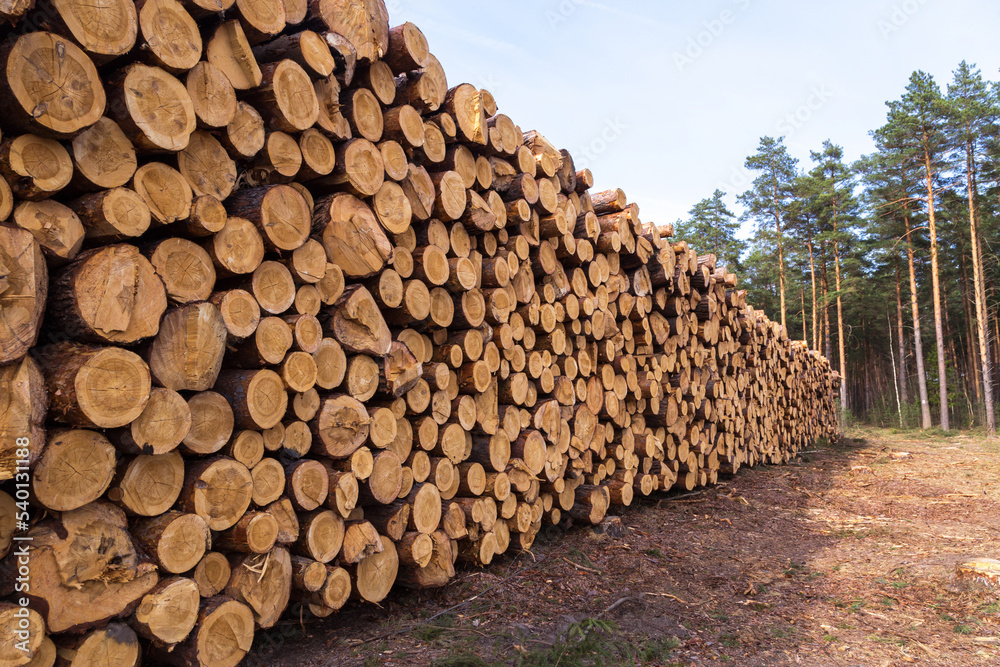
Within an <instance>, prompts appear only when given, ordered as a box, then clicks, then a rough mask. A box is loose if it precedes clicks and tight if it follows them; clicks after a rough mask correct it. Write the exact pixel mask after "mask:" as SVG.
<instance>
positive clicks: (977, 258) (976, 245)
mask: <svg viewBox="0 0 1000 667" xmlns="http://www.w3.org/2000/svg"><path fill="white" fill-rule="evenodd" d="M965 169H966V179H965V180H966V183H967V184H968V188H967V189H968V195H969V235H970V236H971V237H972V280H973V284H974V286H975V293H976V294H975V301H976V331H977V332H978V334H979V364H980V366H981V367H982V381H983V403H984V404H985V407H986V433H987V437H990V438H993V437H995V436H996V432H997V424H996V415H995V414H994V411H993V368H992V364H991V363H990V351H989V343H988V341H987V336H986V285H985V282H986V281H985V279H984V278H985V276H984V275H983V255H982V245H981V244H980V241H979V221H978V220H977V219H976V189H977V188H976V162H975V154H974V150H973V145H972V141H971V140H970V139H968V138H967V139H966V141H965Z"/></svg>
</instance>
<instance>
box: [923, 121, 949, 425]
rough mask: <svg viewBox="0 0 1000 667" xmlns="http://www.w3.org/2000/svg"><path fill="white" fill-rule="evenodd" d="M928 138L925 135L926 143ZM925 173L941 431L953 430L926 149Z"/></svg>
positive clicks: (928, 155) (929, 169) (932, 192)
mask: <svg viewBox="0 0 1000 667" xmlns="http://www.w3.org/2000/svg"><path fill="white" fill-rule="evenodd" d="M926 140H927V137H926V134H925V135H924V141H925V142H926ZM924 172H925V174H926V184H927V224H928V226H929V227H930V234H931V290H932V294H933V296H932V299H933V302H934V336H935V339H936V340H937V357H938V394H939V400H940V401H941V430H943V431H949V430H951V424H950V422H949V419H948V354H947V350H946V349H945V346H946V344H947V341H945V336H944V314H943V313H942V310H941V275H940V271H939V270H938V242H937V219H936V211H935V207H934V172H933V169H932V167H931V155H930V151H929V150H928V149H927V148H926V146H925V147H924Z"/></svg>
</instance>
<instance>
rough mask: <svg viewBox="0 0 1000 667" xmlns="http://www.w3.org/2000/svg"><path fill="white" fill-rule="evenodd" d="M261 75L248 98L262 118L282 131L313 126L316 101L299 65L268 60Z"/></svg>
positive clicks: (285, 61)
mask: <svg viewBox="0 0 1000 667" xmlns="http://www.w3.org/2000/svg"><path fill="white" fill-rule="evenodd" d="M257 4H261V5H264V4H266V3H261V2H258V3H257ZM261 75H262V81H261V84H260V85H259V86H258V87H256V88H255V89H254V91H253V94H252V95H251V98H252V101H253V104H254V107H255V108H256V109H257V110H258V111H260V112H261V115H262V116H263V117H264V120H265V121H266V122H267V123H268V124H269V125H270V126H271V127H272V128H274V129H276V130H281V131H282V132H302V131H303V130H307V129H309V128H310V127H312V126H313V124H314V123H315V122H316V120H317V119H318V118H319V101H318V99H317V97H316V90H315V89H314V88H313V83H312V80H311V79H310V78H309V75H308V74H307V73H306V71H305V70H304V69H302V66H301V65H299V64H298V63H296V62H295V61H294V60H287V59H286V60H281V61H278V62H276V63H267V64H265V65H263V66H262V67H261Z"/></svg>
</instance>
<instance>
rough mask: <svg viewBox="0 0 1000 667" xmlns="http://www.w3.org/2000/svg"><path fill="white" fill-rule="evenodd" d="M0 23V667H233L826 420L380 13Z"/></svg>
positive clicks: (672, 256) (773, 448)
mask: <svg viewBox="0 0 1000 667" xmlns="http://www.w3.org/2000/svg"><path fill="white" fill-rule="evenodd" d="M0 15H2V16H3V18H4V19H6V20H7V21H8V22H9V23H10V24H11V25H12V26H13V28H10V29H4V31H3V32H4V36H3V40H2V46H0V62H2V63H3V65H4V70H3V75H2V76H0V88H3V90H2V92H0V107H2V116H0V129H2V138H0V220H2V221H3V223H2V225H0V312H2V314H3V317H2V318H0V385H2V391H0V404H2V406H3V409H2V410H0V510H2V511H0V557H3V556H6V558H5V559H4V560H2V561H0V598H3V599H5V600H7V602H0V637H2V641H0V665H13V666H20V665H29V664H30V665H33V666H38V665H52V664H54V663H56V662H58V664H65V665H90V664H94V663H95V661H97V660H101V661H104V662H106V663H107V664H112V663H113V664H136V663H137V661H139V660H141V659H142V660H149V661H159V662H165V663H169V664H176V665H189V664H202V665H235V664H237V663H238V662H240V661H241V660H242V659H243V657H244V656H245V655H246V653H247V651H248V650H249V649H250V647H251V645H252V641H253V636H254V632H255V630H257V629H262V628H263V629H266V628H270V627H272V626H273V625H274V624H275V623H276V622H277V621H278V620H279V618H280V617H281V616H282V614H284V613H285V612H286V610H289V609H291V608H293V607H294V608H295V609H296V610H301V611H303V612H310V613H312V614H314V615H316V616H321V617H322V616H328V615H330V614H332V613H334V612H335V611H336V610H338V609H341V608H343V607H344V605H346V604H349V603H350V601H351V600H363V601H368V602H379V601H380V600H382V599H384V598H385V597H386V595H387V594H388V593H389V591H390V589H391V588H392V587H393V586H394V585H396V584H398V585H401V586H409V587H418V588H426V587H434V586H441V585H444V584H445V583H446V582H447V581H448V580H449V578H450V577H452V576H453V575H454V573H455V567H456V564H458V563H471V564H475V565H488V564H489V563H490V562H491V560H493V559H494V558H496V557H497V556H499V555H500V554H503V553H505V552H508V551H512V550H520V549H527V548H530V547H531V545H532V542H533V540H534V539H535V536H536V535H537V533H538V532H539V530H540V528H541V527H542V526H543V525H545V524H546V523H552V524H558V523H562V522H564V521H568V520H572V521H575V522H583V523H592V522H599V521H600V520H601V519H602V518H603V517H604V516H605V514H606V512H607V511H608V510H609V508H610V507H612V506H624V505H629V504H631V503H632V502H634V501H635V499H637V498H639V497H641V496H649V495H650V494H653V493H658V492H665V491H669V490H671V489H678V488H679V489H688V490H690V489H693V488H695V487H696V486H699V485H706V484H712V483H714V482H715V481H716V480H717V477H718V475H719V474H733V473H735V472H736V471H737V470H738V469H739V468H740V467H741V466H743V465H754V464H757V463H763V462H767V463H781V462H784V461H787V460H788V459H789V458H790V457H792V456H794V455H795V453H796V451H798V450H799V449H800V448H801V447H803V446H804V445H806V444H807V443H810V442H812V441H814V440H816V439H817V438H820V437H834V436H835V435H836V432H837V417H836V410H835V407H834V402H833V401H834V396H835V395H836V384H837V382H838V378H837V377H836V374H835V373H833V372H832V371H831V369H830V367H829V364H828V363H827V361H826V360H825V359H823V358H822V357H820V356H818V355H816V354H815V353H813V352H810V351H808V350H807V349H805V348H804V347H803V346H802V345H800V344H798V343H795V342H792V341H789V340H788V338H787V336H786V335H785V333H784V332H783V331H782V330H780V328H779V327H778V326H777V325H775V324H774V323H772V322H771V321H769V320H768V319H767V318H766V317H765V316H764V315H763V313H761V312H759V311H756V310H754V309H753V308H752V307H750V306H749V305H748V304H747V303H746V302H745V299H744V293H743V292H742V291H740V290H738V289H737V287H736V279H735V277H734V276H733V275H732V274H730V273H728V272H726V271H725V270H723V269H721V268H718V267H716V265H715V258H714V257H712V256H710V255H709V256H699V255H698V254H697V253H696V252H695V250H693V249H692V248H690V247H688V246H687V244H685V243H683V242H675V241H674V240H673V239H672V238H671V236H672V229H671V228H670V226H657V225H654V224H647V223H644V222H642V221H641V219H640V216H639V208H638V206H637V205H636V204H635V203H629V202H628V201H627V200H626V197H625V195H624V193H623V192H622V191H621V190H609V191H604V192H592V191H591V188H592V185H593V177H592V175H591V173H590V172H589V171H588V170H586V169H584V170H579V171H578V170H577V169H576V168H575V167H574V163H573V158H572V156H571V155H570V154H569V153H568V152H566V151H563V150H558V149H556V148H555V147H554V146H553V145H552V144H551V143H550V142H548V141H547V140H546V139H545V137H544V136H542V135H541V134H539V133H537V132H522V130H521V129H520V128H519V127H518V126H517V125H516V124H515V123H514V121H513V120H512V119H510V118H508V117H507V116H505V115H503V114H501V113H499V112H498V108H497V103H496V101H495V100H494V99H493V97H492V95H490V94H489V92H488V91H486V90H478V89H476V88H475V87H473V86H471V85H469V84H460V85H456V86H449V84H448V83H447V79H446V76H445V72H444V70H443V68H442V66H441V63H440V62H438V60H437V59H436V58H435V57H434V56H433V55H432V54H431V53H430V51H429V50H428V45H427V42H426V40H425V38H424V36H423V35H422V33H421V32H420V30H419V29H418V28H417V27H416V26H414V25H412V24H409V23H406V24H403V25H399V26H396V27H393V28H391V29H390V27H389V22H388V16H387V12H386V10H385V7H384V5H383V4H382V2H381V0H283V2H282V1H279V0H256V1H251V0H235V2H234V0H139V1H137V2H134V3H133V2H132V1H131V0H104V1H103V2H102V3H100V4H99V5H94V4H93V3H85V2H82V1H81V0H53V1H52V2H46V3H38V4H37V6H35V5H33V3H32V2H31V0H5V1H2V2H0ZM18 473H21V475H20V476H19V475H18ZM28 479H30V484H27V485H25V484H23V483H22V482H23V481H24V480H28ZM19 483H20V485H19ZM26 495H30V501H27V502H25V501H24V499H25V497H26ZM22 515H23V516H24V517H30V520H29V521H28V522H27V523H28V524H30V525H28V526H23V525H18V523H17V522H18V521H20V520H21V517H22ZM15 517H17V518H16V519H15ZM21 545H30V590H29V591H28V592H26V593H25V592H18V591H23V590H24V589H21V588H19V587H18V563H17V560H16V558H15V552H16V551H17V550H18V549H20V547H21ZM21 597H27V599H28V601H29V603H28V604H29V607H30V614H29V618H28V621H27V622H28V623H29V625H30V627H31V632H30V633H29V634H30V640H29V641H28V643H27V644H26V645H24V648H25V650H23V651H22V650H21V648H20V647H19V646H16V645H15V641H14V637H13V635H11V633H12V632H13V631H14V628H15V627H17V624H18V622H20V618H21V616H19V615H18V614H21V613H22V612H21V611H20V607H19V606H18V605H19V602H18V600H19V599H20V598H21ZM104 662H102V664H104Z"/></svg>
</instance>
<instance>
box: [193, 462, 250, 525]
mask: <svg viewBox="0 0 1000 667" xmlns="http://www.w3.org/2000/svg"><path fill="white" fill-rule="evenodd" d="M252 494H253V478H252V477H251V476H250V471H249V470H247V467H246V466H245V465H243V464H242V463H239V462H238V461H234V460H233V459H229V458H226V457H217V458H214V459H209V460H207V461H200V462H198V463H196V464H194V465H190V466H188V469H187V471H186V474H185V479H184V489H183V491H181V496H180V505H179V506H180V507H181V508H182V509H184V510H185V511H187V512H193V513H195V514H197V515H198V516H200V517H201V518H203V519H205V521H206V522H207V523H208V527H209V528H211V529H212V530H225V529H227V528H231V527H232V526H234V525H235V524H236V522H237V521H239V520H240V518H241V517H242V516H243V515H244V514H245V513H246V511H247V508H248V507H249V506H250V500H251V496H252Z"/></svg>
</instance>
